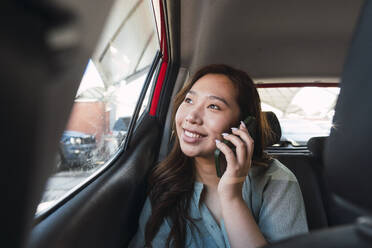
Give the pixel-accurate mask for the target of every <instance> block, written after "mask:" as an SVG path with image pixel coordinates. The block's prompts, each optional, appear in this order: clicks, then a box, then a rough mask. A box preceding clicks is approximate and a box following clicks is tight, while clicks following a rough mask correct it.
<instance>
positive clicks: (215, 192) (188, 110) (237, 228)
mask: <svg viewBox="0 0 372 248" xmlns="http://www.w3.org/2000/svg"><path fill="white" fill-rule="evenodd" d="M173 116H174V117H173V119H174V124H173V130H174V131H175V132H176V133H177V135H175V136H174V138H175V142H174V146H173V149H172V151H171V152H170V154H169V155H168V157H167V158H165V160H164V161H163V162H161V163H160V164H159V165H158V166H156V167H155V169H154V170H153V172H152V174H151V175H150V178H149V186H150V187H149V189H150V191H149V193H148V199H147V201H146V203H145V206H144V208H143V210H142V214H141V217H140V221H139V222H140V223H139V229H138V232H137V234H136V236H135V237H134V239H133V240H132V242H131V245H130V247H143V246H146V247H170V246H172V247H184V246H185V245H186V244H187V245H188V247H230V246H233V247H247V244H250V247H258V246H262V245H264V244H266V243H267V242H271V241H275V240H280V239H282V238H285V237H288V236H291V235H294V234H299V233H303V232H306V231H307V223H306V216H305V210H304V203H303V199H302V195H301V191H300V189H299V186H298V183H297V180H296V178H295V176H294V175H293V174H292V173H291V172H290V171H289V170H288V169H287V168H286V167H285V166H284V165H282V164H281V163H280V162H279V161H277V160H275V159H272V158H270V157H268V156H267V155H265V153H264V152H263V149H264V148H265V140H267V138H268V136H269V133H270V130H269V128H268V125H267V123H266V120H265V118H264V115H263V114H262V111H261V108H260V99H259V97H258V93H257V90H256V88H255V87H254V85H253V82H252V80H251V79H250V78H249V76H248V75H247V74H246V73H245V72H243V71H240V70H236V69H234V68H232V67H229V66H226V65H210V66H206V67H204V68H202V69H200V70H199V71H198V72H197V73H196V74H195V75H194V77H193V78H192V80H191V82H190V83H189V84H188V85H186V87H184V88H183V89H182V90H181V91H180V92H179V94H178V95H177V96H176V99H175V106H174V114H173ZM244 116H253V117H254V118H256V120H257V126H256V129H257V134H258V135H257V136H255V137H257V139H256V140H255V141H253V139H252V137H251V136H250V134H249V132H248V130H247V128H246V126H245V125H244V123H243V122H240V123H239V121H240V120H242V119H243V117H244ZM231 127H232V128H231ZM230 128H231V129H232V134H228V133H227V132H228V131H229V129H230ZM220 140H228V141H230V142H231V143H232V144H233V146H235V147H236V152H233V151H232V149H230V148H229V147H228V146H227V145H226V144H224V143H222V142H221V141H220ZM216 148H218V149H220V150H221V151H222V153H224V154H225V156H226V161H224V163H226V164H227V168H226V171H225V173H224V174H223V175H222V177H221V178H218V177H217V174H216V169H215V164H214V157H213V155H214V151H215V149H216ZM289 204H291V207H289Z"/></svg>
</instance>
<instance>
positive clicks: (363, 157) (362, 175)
mask: <svg viewBox="0 0 372 248" xmlns="http://www.w3.org/2000/svg"><path fill="white" fill-rule="evenodd" d="M371 23H372V1H366V2H365V5H364V7H363V8H362V12H361V16H360V18H359V23H358V26H357V28H356V29H355V30H354V37H353V39H352V43H351V48H350V50H349V54H348V57H347V60H346V62H345V65H344V71H343V74H342V76H341V78H342V80H341V83H340V88H341V90H340V94H339V97H338V100H337V104H336V108H335V115H334V118H333V123H334V128H332V129H331V134H330V136H329V138H328V140H327V142H326V149H325V151H326V153H325V154H324V158H325V169H326V175H327V183H328V184H329V186H330V188H331V190H333V192H334V193H335V194H337V195H338V196H340V197H341V198H343V200H347V201H348V202H349V203H352V204H353V205H354V206H358V207H359V208H363V209H365V210H369V211H370V213H372V197H371V188H372V180H371V178H372V166H371V154H372V146H371V140H372V129H371V126H372V116H371V106H372V97H371V95H372V83H371V82H372V70H371V68H372V49H371V44H372V32H371Z"/></svg>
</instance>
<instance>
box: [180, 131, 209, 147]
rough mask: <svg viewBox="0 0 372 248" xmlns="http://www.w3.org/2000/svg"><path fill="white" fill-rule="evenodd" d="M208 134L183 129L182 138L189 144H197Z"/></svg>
mask: <svg viewBox="0 0 372 248" xmlns="http://www.w3.org/2000/svg"><path fill="white" fill-rule="evenodd" d="M205 136H206V135H203V134H201V133H197V132H195V131H190V130H186V129H183V133H182V140H183V141H184V142H186V143H189V144H197V143H199V142H200V141H201V140H202V139H203V138H204V137H205Z"/></svg>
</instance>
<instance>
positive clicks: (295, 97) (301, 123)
mask: <svg viewBox="0 0 372 248" xmlns="http://www.w3.org/2000/svg"><path fill="white" fill-rule="evenodd" d="M339 91H340V90H339V88H337V87H277V88H258V92H259V94H260V98H261V102H262V110H263V111H273V112H274V113H275V114H276V116H277V117H278V119H279V121H280V125H281V127H282V138H281V140H282V141H289V142H290V143H291V144H292V145H294V146H301V145H306V143H307V141H308V140H309V139H310V138H311V137H317V136H328V135H329V133H330V129H331V127H332V120H333V115H334V107H335V104H336V100H337V97H338V94H339Z"/></svg>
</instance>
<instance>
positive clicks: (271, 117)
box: [263, 111, 282, 146]
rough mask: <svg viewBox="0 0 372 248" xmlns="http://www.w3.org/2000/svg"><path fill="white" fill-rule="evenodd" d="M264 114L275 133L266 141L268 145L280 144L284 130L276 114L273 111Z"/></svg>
mask: <svg viewBox="0 0 372 248" xmlns="http://www.w3.org/2000/svg"><path fill="white" fill-rule="evenodd" d="M263 114H265V115H266V119H267V122H268V124H269V126H270V128H271V130H272V131H273V135H272V136H271V137H269V139H268V140H267V141H266V145H267V146H271V145H274V144H277V143H279V141H280V138H281V137H282V128H281V127H280V122H279V120H278V117H276V115H275V113H274V112H271V111H265V112H263Z"/></svg>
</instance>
